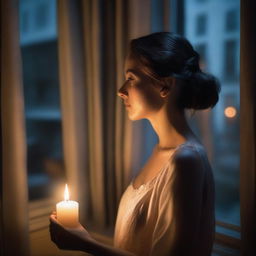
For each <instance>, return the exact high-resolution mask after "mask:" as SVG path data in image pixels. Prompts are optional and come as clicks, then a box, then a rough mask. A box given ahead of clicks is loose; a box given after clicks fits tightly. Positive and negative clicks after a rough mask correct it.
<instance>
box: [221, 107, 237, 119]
mask: <svg viewBox="0 0 256 256" xmlns="http://www.w3.org/2000/svg"><path fill="white" fill-rule="evenodd" d="M224 114H225V116H226V117H228V118H233V117H235V116H236V108H235V107H232V106H230V107H226V108H225V110H224Z"/></svg>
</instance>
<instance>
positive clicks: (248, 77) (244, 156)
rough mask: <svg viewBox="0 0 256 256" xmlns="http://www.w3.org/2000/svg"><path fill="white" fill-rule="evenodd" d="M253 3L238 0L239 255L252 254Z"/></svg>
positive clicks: (255, 183)
mask: <svg viewBox="0 0 256 256" xmlns="http://www.w3.org/2000/svg"><path fill="white" fill-rule="evenodd" d="M255 10H256V2H255V1H254V0H244V1H241V98H240V100H241V128H240V129H241V140H240V145H241V164H240V170H241V172H240V201H241V238H242V255H243V256H249V255H255V254H256V72H255V67H256V50H255V45H256V16H255Z"/></svg>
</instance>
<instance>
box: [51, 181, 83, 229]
mask: <svg viewBox="0 0 256 256" xmlns="http://www.w3.org/2000/svg"><path fill="white" fill-rule="evenodd" d="M78 206H79V204H78V202H76V201H71V200H69V192H68V185H67V184H66V186H65V191H64V201H61V202H59V203H57V204H56V211H57V219H58V221H59V222H60V223H61V224H62V225H63V226H65V227H69V228H73V227H76V226H77V225H78V223H79V220H78V218H79V217H78Z"/></svg>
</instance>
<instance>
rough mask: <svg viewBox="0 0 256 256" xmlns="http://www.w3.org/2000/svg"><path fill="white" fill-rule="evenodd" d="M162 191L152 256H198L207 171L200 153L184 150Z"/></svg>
mask: <svg viewBox="0 0 256 256" xmlns="http://www.w3.org/2000/svg"><path fill="white" fill-rule="evenodd" d="M172 161H173V166H174V168H173V172H172V175H170V177H169V179H168V180H167V182H166V183H165V185H164V187H163V188H162V189H161V195H160V200H159V205H158V217H157V221H156V225H155V227H154V231H153V234H152V247H151V254H150V255H151V256H168V255H169V256H183V255H184V256H185V255H186V256H187V255H197V254H196V250H197V249H196V248H197V242H198V239H197V238H198V228H199V224H200V223H199V222H200V213H201V210H200V209H201V208H202V206H201V203H202V188H203V177H204V170H203V169H204V168H203V164H202V161H201V159H200V156H199V154H198V152H197V151H196V150H191V149H182V150H181V151H180V152H177V154H176V156H175V157H174V158H173V160H172Z"/></svg>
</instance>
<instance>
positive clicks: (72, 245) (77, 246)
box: [49, 212, 93, 251]
mask: <svg viewBox="0 0 256 256" xmlns="http://www.w3.org/2000/svg"><path fill="white" fill-rule="evenodd" d="M49 220H50V225H49V231H50V235H51V240H52V241H53V242H54V243H55V244H56V245H57V247H58V248H59V249H63V250H78V251H89V245H90V242H92V241H93V238H92V237H91V236H90V234H89V233H88V232H87V230H86V229H85V228H84V227H83V226H82V225H81V224H80V223H79V225H78V226H77V227H75V228H67V227H64V226H63V225H62V224H61V223H60V222H59V221H58V220H57V217H56V212H52V214H51V215H50V217H49Z"/></svg>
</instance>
